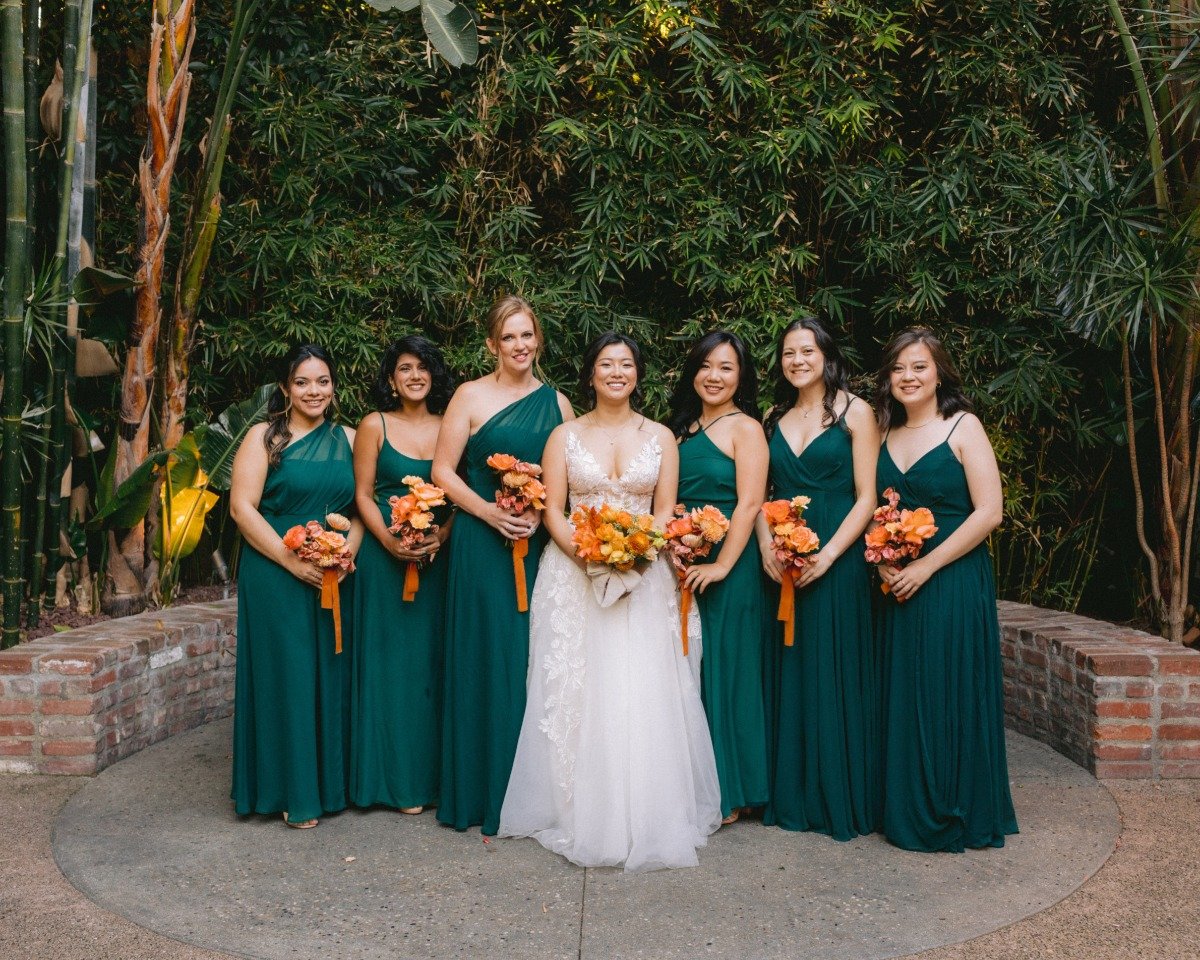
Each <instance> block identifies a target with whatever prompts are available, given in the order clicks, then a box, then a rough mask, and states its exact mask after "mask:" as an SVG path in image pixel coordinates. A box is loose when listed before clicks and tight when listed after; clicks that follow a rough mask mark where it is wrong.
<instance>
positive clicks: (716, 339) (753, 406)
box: [667, 330, 762, 439]
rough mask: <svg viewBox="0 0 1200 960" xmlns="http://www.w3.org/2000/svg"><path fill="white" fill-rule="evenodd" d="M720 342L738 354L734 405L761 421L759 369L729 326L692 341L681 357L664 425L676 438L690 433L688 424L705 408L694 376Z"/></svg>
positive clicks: (743, 343)
mask: <svg viewBox="0 0 1200 960" xmlns="http://www.w3.org/2000/svg"><path fill="white" fill-rule="evenodd" d="M723 344H728V345H729V346H731V347H733V352H734V353H735V354H737V362H738V385H737V390H736V391H735V392H734V394H733V403H734V406H736V407H737V408H738V409H739V410H741V411H742V413H744V414H746V415H747V416H750V417H753V418H754V419H755V420H756V421H760V422H761V421H762V414H761V413H760V412H759V409H758V371H757V370H755V369H754V358H753V357H751V356H750V351H749V350H747V349H746V344H745V341H743V340H742V338H741V337H739V336H738V335H737V334H736V333H731V332H730V331H728V330H713V331H712V332H711V333H706V334H705V335H704V336H702V337H701V338H700V339H699V340H697V341H696V342H695V343H694V344H692V349H691V350H689V351H688V355H687V358H686V359H685V360H684V361H683V368H682V369H681V370H680V371H679V380H678V381H677V382H676V384H675V389H674V390H673V391H672V392H671V418H670V420H669V421H668V422H667V425H668V426H669V427H670V428H671V432H672V433H674V434H675V436H676V437H678V438H679V439H683V438H684V437H690V436H691V435H692V434H693V433H695V432H696V431H695V430H693V429H691V426H692V424H693V423H696V422H697V421H698V420H699V419H700V413H701V411H702V410H703V409H704V404H703V401H701V399H700V395H699V394H698V393H696V387H695V380H696V376H697V374H699V373H700V367H701V366H703V365H704V361H705V360H707V359H708V355H709V354H710V353H712V352H713V351H714V350H716V349H717V347H719V346H722V345H723ZM697 429H698V428H697Z"/></svg>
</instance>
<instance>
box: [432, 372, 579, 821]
mask: <svg viewBox="0 0 1200 960" xmlns="http://www.w3.org/2000/svg"><path fill="white" fill-rule="evenodd" d="M560 423H562V412H561V411H560V410H559V407H558V393H557V391H555V390H554V388H553V387H551V386H549V385H547V384H543V385H542V386H540V387H538V388H537V389H536V390H534V391H533V392H532V393H531V394H529V395H528V396H526V397H522V398H521V399H520V400H517V401H515V402H514V403H510V404H509V405H508V406H507V407H504V408H503V409H502V410H500V411H499V412H498V413H496V414H495V415H493V416H492V418H491V419H490V420H488V421H487V422H486V423H485V424H484V425H483V426H482V427H480V428H479V430H477V431H476V432H475V433H474V434H473V435H472V437H471V438H470V440H468V441H467V449H466V452H465V453H464V455H463V461H464V465H465V467H466V471H467V483H468V484H469V485H470V487H471V489H472V490H474V491H475V492H476V493H477V494H479V496H481V497H483V498H484V499H485V500H492V499H493V498H494V496H495V492H496V487H497V483H498V481H499V478H498V477H497V476H496V472H495V471H494V470H493V469H492V468H491V467H489V466H488V465H487V458H488V457H490V456H491V455H492V454H493V453H509V454H512V455H513V456H514V457H517V458H518V459H520V460H525V461H527V462H530V463H540V462H541V460H542V451H543V449H544V448H545V446H546V439H547V438H548V437H549V436H550V432H551V431H552V430H553V429H554V428H555V427H557V426H558V425H559V424H560ZM545 543H546V531H545V529H544V528H541V527H539V528H538V530H537V533H535V534H534V536H533V537H532V538H531V539H530V541H529V555H528V556H527V557H526V558H525V578H526V582H527V585H528V590H529V596H530V597H532V596H533V584H534V581H535V579H536V576H537V567H538V560H539V559H540V558H541V555H542V548H543V547H544V546H545ZM449 550H450V556H449V558H448V559H449V561H450V567H449V574H448V577H447V583H446V686H445V705H444V720H443V723H442V789H441V800H440V803H439V805H438V820H440V821H441V822H442V823H445V824H448V825H449V826H452V827H454V828H455V829H456V830H466V829H467V828H468V827H471V826H474V825H475V824H481V825H482V832H483V833H484V834H487V835H489V836H494V835H495V833H496V831H497V830H498V829H499V827H500V807H501V805H502V804H503V803H504V791H505V790H506V789H507V788H508V775H509V773H510V772H511V771H512V763H513V757H514V756H515V754H516V750H517V738H518V736H519V735H520V732H521V720H522V719H523V717H524V716H525V676H526V673H527V671H528V667H529V663H528V661H529V613H528V612H525V613H520V612H518V611H517V600H516V583H515V580H514V577H513V564H512V547H511V546H510V545H509V542H508V541H507V540H505V538H504V537H502V536H501V535H500V534H499V533H497V532H496V531H495V530H493V529H492V528H491V527H489V526H488V525H487V524H486V523H484V522H483V521H482V520H480V519H478V518H476V517H473V516H471V515H470V514H468V513H466V512H465V511H460V512H459V515H458V517H457V519H456V520H455V521H454V535H453V536H452V537H451V538H450V547H449Z"/></svg>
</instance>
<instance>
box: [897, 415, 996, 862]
mask: <svg viewBox="0 0 1200 960" xmlns="http://www.w3.org/2000/svg"><path fill="white" fill-rule="evenodd" d="M960 419H961V418H960ZM957 426H958V424H957V423H955V425H954V428H952V429H951V431H950V432H951V433H953V432H954V429H956V428H957ZM878 483H879V489H880V490H881V491H883V490H886V489H887V488H888V487H893V488H895V490H896V492H897V493H899V494H900V507H901V509H908V510H911V509H915V508H916V507H928V508H929V509H930V510H932V511H933V519H934V523H936V524H937V527H938V532H937V534H935V535H934V537H933V538H932V539H930V540H927V541H926V542H925V547H924V549H923V551H922V552H923V553H926V554H928V553H930V552H931V551H933V550H934V549H936V548H937V546H938V544H940V543H942V542H943V541H944V540H945V539H946V538H947V537H948V536H950V534H952V533H953V532H954V531H955V530H957V529H958V528H959V526H960V525H961V524H962V522H963V521H964V520H966V518H967V517H968V516H969V515H970V514H971V512H972V511H973V509H974V505H973V504H972V503H971V495H970V491H969V490H968V488H967V478H966V473H965V472H964V471H963V468H962V464H961V463H959V462H958V458H957V457H955V456H954V453H953V451H952V450H951V448H950V444H949V437H947V439H946V440H944V441H943V442H942V443H940V444H938V445H937V446H936V447H934V448H933V449H932V450H930V451H929V452H928V453H926V454H925V455H924V456H922V457H921V458H920V459H919V460H917V461H916V462H915V463H913V464H912V466H910V467H909V468H908V471H907V472H901V471H900V468H899V467H897V466H896V464H895V462H894V461H893V460H892V456H891V453H890V452H889V451H888V447H887V442H886V439H885V441H884V444H883V449H882V451H881V452H880V456H879V474H878ZM880 607H881V616H880V637H881V641H882V645H883V656H884V698H883V700H884V710H885V714H884V717H885V725H886V741H885V768H884V812H883V831H884V834H885V835H886V836H887V838H888V839H889V840H891V841H892V843H894V844H896V845H897V846H899V847H904V848H905V849H907V850H922V851H940V850H945V851H951V852H956V853H957V852H961V851H962V850H963V849H964V848H965V847H972V848H978V847H1002V846H1004V837H1005V835H1006V834H1010V833H1016V832H1017V818H1016V814H1015V812H1014V811H1013V804H1012V797H1011V794H1010V792H1009V785H1008V762H1007V759H1006V756H1005V746H1004V691H1003V687H1002V682H1001V666H1000V626H999V622H998V620H997V617H996V589H995V584H994V581H993V577H992V558H991V555H990V554H989V553H988V548H987V543H986V542H985V543H981V544H979V546H977V547H975V549H973V550H971V551H970V552H969V553H967V554H965V555H964V556H962V557H959V558H958V559H957V560H955V561H954V562H953V563H951V564H949V565H948V566H945V567H943V568H942V569H941V570H939V571H938V572H937V573H935V574H934V575H933V576H932V577H930V578H929V580H928V581H926V583H925V585H924V586H922V587H921V588H920V589H919V590H918V591H917V592H916V594H914V595H913V596H912V597H911V598H910V599H908V600H906V601H905V602H904V603H897V602H896V601H895V600H893V599H892V598H890V597H885V598H883V599H882V602H881V604H880Z"/></svg>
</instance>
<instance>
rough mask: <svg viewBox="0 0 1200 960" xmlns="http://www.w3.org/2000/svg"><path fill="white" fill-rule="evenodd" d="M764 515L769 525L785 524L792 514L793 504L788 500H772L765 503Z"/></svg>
mask: <svg viewBox="0 0 1200 960" xmlns="http://www.w3.org/2000/svg"><path fill="white" fill-rule="evenodd" d="M762 510H763V515H764V516H765V517H766V518H767V523H769V524H770V525H771V526H775V524H777V523H783V522H784V521H785V520H787V518H788V517H790V516H791V514H792V504H791V502H790V501H788V500H771V501H770V502H768V503H764V504H763V506H762Z"/></svg>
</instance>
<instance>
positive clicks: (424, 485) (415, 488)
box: [404, 477, 446, 507]
mask: <svg viewBox="0 0 1200 960" xmlns="http://www.w3.org/2000/svg"><path fill="white" fill-rule="evenodd" d="M404 482H405V483H406V484H408V489H409V490H410V491H411V492H412V495H413V496H414V497H416V498H417V499H418V500H419V501H421V503H422V505H423V506H424V507H440V506H441V505H442V504H443V503H445V502H446V491H444V490H443V489H442V488H441V487H437V486H434V485H433V484H432V483H430V482H429V481H428V480H422V479H421V478H420V477H405V478H404Z"/></svg>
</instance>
